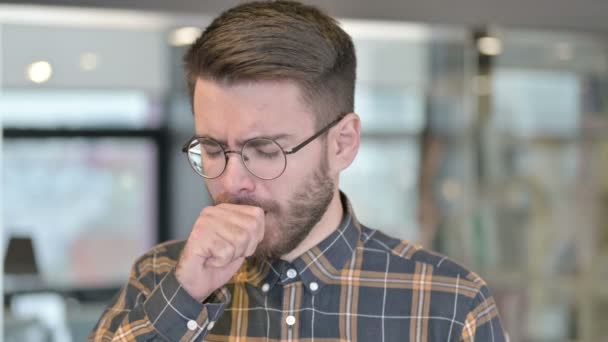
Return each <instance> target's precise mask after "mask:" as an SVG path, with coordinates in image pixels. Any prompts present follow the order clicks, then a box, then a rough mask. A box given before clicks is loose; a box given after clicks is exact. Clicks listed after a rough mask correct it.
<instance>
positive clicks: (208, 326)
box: [207, 321, 215, 330]
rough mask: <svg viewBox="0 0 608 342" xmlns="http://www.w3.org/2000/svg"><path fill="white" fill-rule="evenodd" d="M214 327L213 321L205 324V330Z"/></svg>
mask: <svg viewBox="0 0 608 342" xmlns="http://www.w3.org/2000/svg"><path fill="white" fill-rule="evenodd" d="M214 325H215V322H213V321H211V322H209V324H207V330H211V329H213V326H214Z"/></svg>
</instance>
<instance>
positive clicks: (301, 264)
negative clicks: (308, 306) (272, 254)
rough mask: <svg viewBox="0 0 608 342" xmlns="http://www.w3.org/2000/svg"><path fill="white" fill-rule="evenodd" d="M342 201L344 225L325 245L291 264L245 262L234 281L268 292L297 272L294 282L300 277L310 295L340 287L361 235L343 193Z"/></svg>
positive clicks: (279, 261)
mask: <svg viewBox="0 0 608 342" xmlns="http://www.w3.org/2000/svg"><path fill="white" fill-rule="evenodd" d="M340 200H341V201H342V207H343V208H344V214H343V215H342V221H341V223H340V224H339V225H338V227H337V228H336V230H334V231H333V232H332V233H331V234H330V235H329V236H328V237H326V238H325V239H324V240H323V241H321V242H320V243H319V244H317V245H316V246H314V247H313V248H311V249H309V250H308V251H306V252H304V254H302V255H301V256H300V257H298V258H296V259H295V260H294V261H293V262H292V263H289V262H287V261H285V260H276V261H274V262H272V263H270V262H264V264H263V265H262V266H260V267H254V266H253V265H251V264H249V263H247V262H246V263H244V264H243V266H242V267H241V269H240V270H239V272H238V273H237V274H236V275H235V281H237V282H248V283H251V284H252V285H253V286H255V287H258V288H261V289H262V290H263V291H264V290H266V291H268V290H270V289H272V288H273V287H274V286H275V285H276V283H277V282H284V281H286V280H287V281H288V278H289V277H288V275H287V272H289V270H290V269H294V270H296V271H297V277H296V278H294V279H298V277H299V279H301V280H302V281H303V283H304V285H305V287H306V288H307V289H308V291H310V292H311V293H313V294H314V293H317V292H319V291H321V289H322V288H323V287H324V286H325V285H328V284H332V283H339V280H340V274H341V270H342V269H343V268H344V266H345V264H346V263H347V261H348V260H350V259H351V257H352V255H353V253H354V251H355V249H356V248H357V245H358V242H359V237H360V234H361V228H360V225H359V222H358V221H357V219H356V217H355V215H354V212H353V209H352V207H351V204H350V201H349V200H348V198H347V197H346V195H345V194H344V193H342V192H340ZM292 272H293V271H292ZM292 275H293V274H292Z"/></svg>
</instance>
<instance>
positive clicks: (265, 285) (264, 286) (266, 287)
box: [262, 284, 270, 292]
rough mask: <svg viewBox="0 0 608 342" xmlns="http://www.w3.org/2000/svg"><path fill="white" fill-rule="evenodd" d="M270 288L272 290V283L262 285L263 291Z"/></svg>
mask: <svg viewBox="0 0 608 342" xmlns="http://www.w3.org/2000/svg"><path fill="white" fill-rule="evenodd" d="M268 290H270V285H269V284H264V285H262V292H268Z"/></svg>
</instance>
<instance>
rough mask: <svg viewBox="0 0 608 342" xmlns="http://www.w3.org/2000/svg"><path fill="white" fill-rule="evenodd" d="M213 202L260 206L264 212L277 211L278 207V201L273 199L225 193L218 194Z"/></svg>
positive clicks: (216, 203)
mask: <svg viewBox="0 0 608 342" xmlns="http://www.w3.org/2000/svg"><path fill="white" fill-rule="evenodd" d="M213 202H214V204H215V205H218V204H222V203H228V204H238V205H250V206H253V207H259V208H262V209H263V210H264V213H269V212H278V211H279V209H280V206H279V203H278V202H277V201H275V200H262V199H256V198H254V197H251V196H232V195H230V194H227V193H222V194H219V195H218V196H216V197H215V198H214V199H213Z"/></svg>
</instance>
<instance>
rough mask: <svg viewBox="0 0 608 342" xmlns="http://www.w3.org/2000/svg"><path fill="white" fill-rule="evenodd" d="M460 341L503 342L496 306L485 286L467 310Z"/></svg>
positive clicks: (504, 339) (502, 332)
mask: <svg viewBox="0 0 608 342" xmlns="http://www.w3.org/2000/svg"><path fill="white" fill-rule="evenodd" d="M460 341H462V342H473V341H478V342H505V341H506V338H505V332H504V330H503V327H502V324H501V322H500V316H499V314H498V308H497V306H496V302H495V301H494V298H493V297H492V295H491V294H490V290H489V289H488V288H487V286H485V285H484V286H483V287H481V289H480V290H479V292H478V293H477V296H476V297H475V299H474V300H473V302H472V305H471V309H470V310H469V311H468V313H467V316H466V319H465V321H464V326H463V327H462V333H461V335H460Z"/></svg>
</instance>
